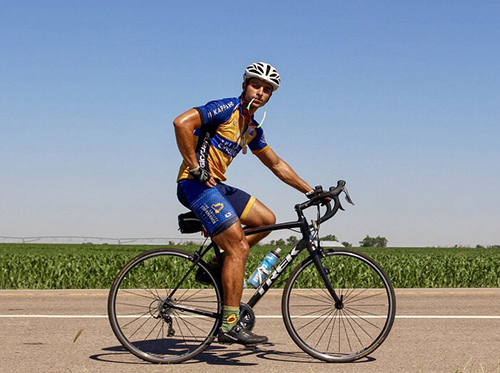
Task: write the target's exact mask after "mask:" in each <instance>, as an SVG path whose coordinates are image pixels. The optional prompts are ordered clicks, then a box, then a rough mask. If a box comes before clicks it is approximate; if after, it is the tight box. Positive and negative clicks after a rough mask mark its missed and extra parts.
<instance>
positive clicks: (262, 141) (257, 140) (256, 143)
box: [248, 128, 269, 152]
mask: <svg viewBox="0 0 500 373" xmlns="http://www.w3.org/2000/svg"><path fill="white" fill-rule="evenodd" d="M255 132H256V134H255V137H254V138H253V139H252V141H250V142H249V143H248V147H249V148H250V150H251V151H252V152H257V151H260V150H264V149H265V148H267V147H269V145H268V144H267V141H266V137H265V136H264V131H263V130H262V128H256V129H255Z"/></svg>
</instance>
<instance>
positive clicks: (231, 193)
mask: <svg viewBox="0 0 500 373" xmlns="http://www.w3.org/2000/svg"><path fill="white" fill-rule="evenodd" d="M177 198H178V199H179V202H181V203H182V204H183V205H184V206H186V207H187V208H188V209H190V210H192V211H193V212H194V213H195V214H196V216H197V217H198V219H200V221H201V223H202V224H203V227H204V228H205V229H206V230H207V232H208V234H209V235H210V236H211V237H213V236H216V235H218V234H219V233H222V232H224V231H225V230H226V229H227V228H229V227H230V226H231V225H233V224H234V223H236V222H237V221H238V219H239V218H242V219H244V218H245V217H246V215H247V214H248V212H249V211H250V208H251V207H252V206H253V204H254V202H255V197H252V196H250V195H249V194H248V193H246V192H244V191H242V190H240V189H238V188H234V187H231V186H229V185H226V184H224V183H221V182H218V183H217V185H216V186H215V187H213V188H210V187H207V186H206V185H205V184H202V183H200V182H199V181H198V180H195V179H184V180H181V181H179V183H178V184H177Z"/></svg>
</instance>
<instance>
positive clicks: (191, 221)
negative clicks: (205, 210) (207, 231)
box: [179, 211, 203, 233]
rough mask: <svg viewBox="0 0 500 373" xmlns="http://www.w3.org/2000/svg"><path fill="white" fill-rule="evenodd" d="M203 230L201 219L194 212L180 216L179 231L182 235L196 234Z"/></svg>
mask: <svg viewBox="0 0 500 373" xmlns="http://www.w3.org/2000/svg"><path fill="white" fill-rule="evenodd" d="M202 230H203V225H202V224H201V221H200V219H198V217H197V216H196V214H195V213H194V212H192V211H189V212H185V213H184V214H180V215H179V231H181V233H196V232H201V231H202Z"/></svg>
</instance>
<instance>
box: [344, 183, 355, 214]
mask: <svg viewBox="0 0 500 373" xmlns="http://www.w3.org/2000/svg"><path fill="white" fill-rule="evenodd" d="M344 193H345V200H346V201H347V202H349V203H350V204H351V205H353V206H354V202H353V201H352V199H351V196H350V195H349V192H348V191H347V188H346V187H344ZM342 210H343V209H342Z"/></svg>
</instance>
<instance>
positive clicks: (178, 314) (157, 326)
mask: <svg viewBox="0 0 500 373" xmlns="http://www.w3.org/2000/svg"><path fill="white" fill-rule="evenodd" d="M200 274H202V275H203V283H200V282H198V281H197V280H196V278H195V276H196V275H197V276H198V277H199V275H200ZM221 313H222V294H221V291H220V286H219V284H218V282H217V280H216V279H215V276H214V275H213V274H212V272H211V271H210V269H209V268H208V266H207V264H206V263H205V262H203V261H201V260H200V261H198V262H196V261H195V259H194V258H193V256H192V255H191V254H189V253H187V252H184V251H181V250H176V249H158V250H152V251H148V252H145V253H142V254H140V255H139V256H137V257H136V258H134V259H132V260H131V261H130V262H129V263H128V264H127V265H126V266H125V267H124V268H123V269H122V270H121V271H120V273H118V275H117V276H116V278H115V280H114V282H113V285H112V287H111V290H110V292H109V297H108V316H109V321H110V323H111V328H112V329H113V332H114V333H115V335H116V337H117V338H118V340H119V341H120V342H121V344H122V345H123V346H124V347H125V348H126V349H127V350H129V351H130V352H131V353H133V354H134V355H136V356H137V357H139V358H141V359H143V360H146V361H150V362H153V363H180V362H183V361H185V360H188V359H190V358H193V357H194V356H196V355H198V354H199V353H201V352H202V351H203V350H205V349H206V348H207V347H208V346H209V344H210V343H211V342H212V341H213V339H214V337H215V335H216V333H217V330H218V328H219V326H220V320H221Z"/></svg>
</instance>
